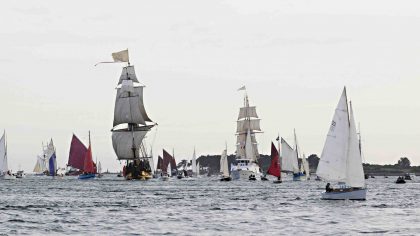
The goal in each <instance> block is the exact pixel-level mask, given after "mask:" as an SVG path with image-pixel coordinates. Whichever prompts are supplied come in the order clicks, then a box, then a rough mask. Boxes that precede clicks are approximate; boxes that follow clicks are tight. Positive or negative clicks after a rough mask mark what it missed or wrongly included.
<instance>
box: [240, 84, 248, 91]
mask: <svg viewBox="0 0 420 236" xmlns="http://www.w3.org/2000/svg"><path fill="white" fill-rule="evenodd" d="M241 90H246V88H245V85H244V86H242V87H240V88H238V91H241Z"/></svg>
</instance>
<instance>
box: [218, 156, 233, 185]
mask: <svg viewBox="0 0 420 236" xmlns="http://www.w3.org/2000/svg"><path fill="white" fill-rule="evenodd" d="M220 173H221V178H220V181H230V180H232V178H231V177H230V175H229V166H228V158H227V150H226V149H225V150H223V152H222V155H221V156H220Z"/></svg>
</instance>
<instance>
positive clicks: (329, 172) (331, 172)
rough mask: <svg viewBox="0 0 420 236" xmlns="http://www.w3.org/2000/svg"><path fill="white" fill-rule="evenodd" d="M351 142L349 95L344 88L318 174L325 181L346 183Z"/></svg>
mask: <svg viewBox="0 0 420 236" xmlns="http://www.w3.org/2000/svg"><path fill="white" fill-rule="evenodd" d="M348 140H349V114H348V108H347V94H346V88H344V90H343V93H342V95H341V98H340V101H339V102H338V105H337V108H336V109H335V112H334V116H333V119H332V122H331V125H330V129H329V131H328V135H327V139H326V140H325V145H324V149H323V150H322V154H321V158H320V160H319V164H318V169H317V172H316V174H317V175H318V176H319V177H321V178H323V179H325V180H333V181H339V182H345V181H346V174H347V168H346V165H347V153H348Z"/></svg>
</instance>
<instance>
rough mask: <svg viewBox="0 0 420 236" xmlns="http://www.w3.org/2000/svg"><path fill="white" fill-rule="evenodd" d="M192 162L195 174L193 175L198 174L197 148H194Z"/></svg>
mask: <svg viewBox="0 0 420 236" xmlns="http://www.w3.org/2000/svg"><path fill="white" fill-rule="evenodd" d="M191 162H192V163H191V164H192V172H193V174H197V160H196V156H195V148H194V152H193V156H192V160H191Z"/></svg>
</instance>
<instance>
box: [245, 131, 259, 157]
mask: <svg viewBox="0 0 420 236" xmlns="http://www.w3.org/2000/svg"><path fill="white" fill-rule="evenodd" d="M245 157H246V158H247V159H250V160H252V161H254V162H255V161H256V160H257V159H256V156H255V153H254V150H253V146H252V142H251V133H250V131H249V130H248V134H247V138H246V142H245Z"/></svg>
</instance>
